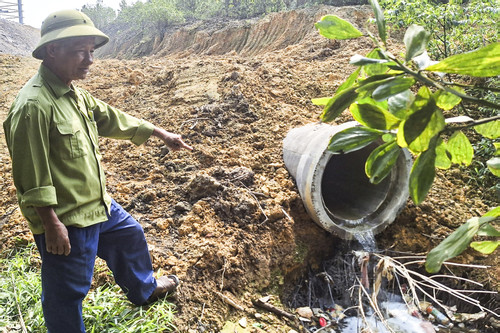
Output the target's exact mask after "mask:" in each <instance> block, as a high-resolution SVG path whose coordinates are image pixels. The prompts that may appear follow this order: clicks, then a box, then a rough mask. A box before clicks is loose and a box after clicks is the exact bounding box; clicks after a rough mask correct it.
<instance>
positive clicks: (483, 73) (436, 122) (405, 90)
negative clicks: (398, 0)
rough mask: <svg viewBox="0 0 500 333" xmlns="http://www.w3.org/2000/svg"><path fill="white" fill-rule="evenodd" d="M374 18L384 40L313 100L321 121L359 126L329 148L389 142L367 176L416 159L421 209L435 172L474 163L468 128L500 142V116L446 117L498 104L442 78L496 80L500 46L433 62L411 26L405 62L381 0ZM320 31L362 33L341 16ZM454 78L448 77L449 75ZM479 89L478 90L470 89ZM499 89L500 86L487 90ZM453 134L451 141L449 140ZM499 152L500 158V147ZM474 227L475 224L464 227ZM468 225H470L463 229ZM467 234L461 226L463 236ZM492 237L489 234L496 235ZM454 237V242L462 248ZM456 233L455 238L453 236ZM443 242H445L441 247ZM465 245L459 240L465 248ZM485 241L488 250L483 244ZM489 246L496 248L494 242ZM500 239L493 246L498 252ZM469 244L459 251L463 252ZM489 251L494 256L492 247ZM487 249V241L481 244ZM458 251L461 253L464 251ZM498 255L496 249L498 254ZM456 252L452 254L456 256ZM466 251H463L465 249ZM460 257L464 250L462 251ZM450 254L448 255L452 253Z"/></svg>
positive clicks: (326, 20)
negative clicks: (464, 106) (404, 155)
mask: <svg viewBox="0 0 500 333" xmlns="http://www.w3.org/2000/svg"><path fill="white" fill-rule="evenodd" d="M369 2H370V4H371V6H372V8H373V11H374V13H375V21H376V26H377V30H378V38H379V39H377V38H376V37H375V36H373V35H371V34H368V36H369V37H370V38H371V39H372V40H373V42H374V45H375V47H374V49H373V50H372V51H371V52H369V53H368V54H367V55H366V56H362V55H358V54H356V55H354V56H353V57H352V58H351V60H350V64H352V65H355V66H358V68H357V69H356V71H354V72H353V73H352V74H351V75H350V76H349V78H348V79H347V80H346V81H345V82H344V83H343V84H342V85H340V87H339V88H338V89H337V91H336V92H335V94H334V95H333V97H331V98H320V99H315V100H313V103H315V104H317V105H323V106H324V108H323V112H322V114H321V121H323V122H329V121H333V120H334V119H335V118H337V117H338V116H339V115H340V114H341V113H342V112H343V111H344V110H346V109H349V111H350V113H351V115H352V116H353V118H354V119H355V120H356V121H358V122H359V124H360V126H359V127H355V128H349V129H346V130H344V131H341V132H338V133H337V134H335V135H334V136H333V137H332V138H331V140H330V143H329V146H328V149H329V150H330V151H332V152H334V153H349V152H352V151H355V150H358V149H361V148H364V147H366V146H368V145H369V144H371V143H373V142H383V143H382V144H380V145H379V146H378V147H377V148H375V149H374V150H373V151H372V153H371V154H370V155H369V156H368V158H367V160H366V164H365V171H366V174H367V176H368V177H369V179H370V182H371V183H373V184H378V183H380V182H381V181H382V180H384V179H385V178H386V177H387V176H388V175H389V174H390V173H391V171H392V168H393V166H394V165H395V162H396V160H397V159H398V157H399V155H400V153H401V150H402V149H408V150H409V151H410V152H411V153H412V154H413V155H414V156H415V162H414V164H413V167H412V169H411V172H410V182H409V187H410V188H409V192H410V196H411V198H412V200H413V201H414V202H415V204H417V205H419V204H420V203H421V202H422V201H423V200H424V199H425V197H426V196H427V194H428V192H429V190H430V188H431V186H432V184H433V182H434V178H435V173H436V170H435V169H436V168H440V169H449V168H450V167H451V166H452V165H453V164H459V165H465V166H468V165H470V164H471V162H472V159H473V156H474V149H473V147H472V145H471V143H470V141H469V139H468V137H467V136H466V135H465V134H464V132H463V130H464V129H467V128H473V129H474V130H475V131H476V132H477V133H478V134H480V135H481V136H483V137H485V138H487V139H491V140H495V139H498V138H499V137H500V116H493V117H489V118H483V119H472V118H470V117H465V118H464V119H465V121H463V122H465V125H459V126H457V125H456V124H455V123H456V120H453V121H452V120H451V119H445V117H444V111H449V110H452V109H454V108H455V107H456V106H457V105H459V104H461V103H462V102H463V101H467V102H470V103H474V104H475V105H479V106H486V107H489V108H492V109H495V110H500V105H498V104H496V103H494V102H490V101H488V100H486V99H483V98H478V97H474V96H471V95H469V94H467V93H466V92H465V90H464V89H463V88H465V87H464V85H462V84H461V83H460V82H450V81H444V79H443V78H444V77H445V76H450V74H455V75H454V77H457V78H461V77H496V76H498V75H500V43H492V44H490V45H487V46H485V47H482V48H480V49H478V50H475V51H472V52H468V53H462V54H455V55H452V56H450V57H448V58H445V59H443V60H442V61H440V62H437V61H432V60H431V59H430V57H429V55H428V54H427V51H426V48H427V44H428V42H429V39H430V34H429V33H428V32H427V31H426V30H425V29H424V28H423V27H421V26H418V25H415V24H413V25H411V26H410V27H409V28H408V29H407V30H406V33H405V35H404V44H405V49H406V53H405V54H404V59H400V58H398V57H396V56H394V55H392V54H390V52H388V51H387V50H386V47H387V33H386V26H385V19H384V14H383V12H382V10H381V8H380V6H379V4H378V1H377V0H370V1H369ZM315 26H316V28H317V29H318V30H319V33H320V34H321V35H323V36H325V37H327V38H330V39H350V38H358V37H361V36H363V34H362V33H361V32H360V31H359V30H358V29H356V28H355V27H354V26H352V25H351V24H350V23H349V22H347V21H345V20H342V19H340V18H338V17H337V16H332V15H327V16H324V17H323V18H322V19H321V20H320V21H319V22H317V23H316V25H315ZM447 79H449V78H447ZM472 87H473V88H476V87H475V86H472ZM481 88H483V89H486V90H487V91H490V92H494V91H498V88H497V87H493V88H492V89H490V88H485V87H481ZM449 134H451V135H450V136H449V137H448V135H449ZM496 147H497V153H496V155H497V156H498V155H500V153H499V151H498V145H496ZM487 165H488V168H489V170H490V171H491V172H492V173H493V174H494V175H496V176H500V158H499V157H494V158H492V159H491V160H489V161H488V162H487ZM492 212H493V213H492V214H493V215H494V216H493V218H491V216H490V217H488V218H485V219H483V220H480V223H479V224H477V228H476V227H474V228H472V229H470V228H469V229H467V230H468V232H469V233H468V234H467V235H471V236H470V238H468V237H464V236H463V235H462V237H461V239H462V240H463V239H467V244H468V243H469V242H470V240H471V239H472V237H473V236H474V235H475V234H476V233H478V230H480V229H481V228H483V225H490V226H491V222H492V221H493V220H495V219H496V218H498V216H499V215H500V213H499V210H493V211H492ZM464 225H466V226H470V225H472V222H469V221H468V222H467V223H466V224H464ZM464 228H465V227H464ZM460 230H461V229H460V228H459V229H457V231H456V232H458V233H459V234H460V233H461V232H462V231H460ZM490 234H491V233H490ZM454 235H455V233H453V234H452V235H451V236H453V237H452V241H449V242H447V241H444V242H443V243H444V244H445V245H446V244H454V246H455V245H456V243H457V239H455V238H454V237H456V236H454ZM451 236H450V237H451ZM443 243H441V244H443ZM460 244H461V243H460ZM484 244H485V243H483V244H482V245H484ZM488 244H490V243H488ZM499 244H500V242H498V241H497V242H493V243H491V244H490V245H491V246H493V247H494V248H496V246H498V245H499ZM462 245H463V244H461V245H460V246H458V247H456V248H455V250H456V249H458V250H461V251H463V246H462ZM491 246H490V247H488V251H489V250H491ZM475 248H476V249H478V250H482V249H483V248H482V247H481V244H480V245H478V246H476V247H475ZM458 250H457V251H458ZM493 250H494V249H493ZM457 251H451V253H453V254H454V255H453V256H456V255H457V254H456V253H457ZM461 251H460V252H461ZM460 252H458V253H460ZM431 253H433V254H435V256H437V257H438V258H439V260H437V259H435V256H431V255H430V257H428V262H429V261H430V262H432V264H429V265H428V266H427V267H428V270H430V271H436V269H439V267H440V265H438V264H437V262H439V261H441V262H443V261H444V259H443V260H441V259H442V256H443V253H441V252H439V251H438V253H436V252H431ZM446 253H448V254H449V253H450V251H447V252H446Z"/></svg>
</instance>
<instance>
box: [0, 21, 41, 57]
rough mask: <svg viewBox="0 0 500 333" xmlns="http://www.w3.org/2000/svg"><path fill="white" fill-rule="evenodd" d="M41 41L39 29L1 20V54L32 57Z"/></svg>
mask: <svg viewBox="0 0 500 333" xmlns="http://www.w3.org/2000/svg"><path fill="white" fill-rule="evenodd" d="M39 40H40V30H39V29H35V28H33V27H31V26H29V25H22V24H19V23H17V22H12V21H9V20H4V19H0V53H5V54H12V55H19V56H30V55H31V52H32V51H33V50H34V48H35V46H36V45H37V43H38V41H39Z"/></svg>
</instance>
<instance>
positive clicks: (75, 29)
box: [33, 10, 109, 60]
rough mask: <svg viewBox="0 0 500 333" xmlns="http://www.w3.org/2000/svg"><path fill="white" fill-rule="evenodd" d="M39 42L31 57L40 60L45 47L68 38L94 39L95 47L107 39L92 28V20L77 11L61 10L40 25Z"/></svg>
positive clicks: (104, 42)
mask: <svg viewBox="0 0 500 333" xmlns="http://www.w3.org/2000/svg"><path fill="white" fill-rule="evenodd" d="M41 36H42V38H41V39H40V42H39V43H38V45H37V47H36V48H35V50H34V51H33V57H35V58H37V59H40V60H42V59H43V57H44V53H45V47H44V46H45V45H47V44H48V43H51V42H54V41H56V40H60V39H64V38H70V37H95V47H96V48H98V47H101V46H103V45H104V44H106V43H107V42H108V41H109V37H108V36H106V35H105V34H104V33H103V32H102V31H100V30H99V29H97V28H96V27H95V26H94V23H93V22H92V20H91V19H90V18H89V17H88V16H87V15H85V14H84V13H82V12H79V11H77V10H61V11H58V12H54V13H52V14H50V15H49V16H47V18H46V19H45V20H44V21H43V23H42V29H41Z"/></svg>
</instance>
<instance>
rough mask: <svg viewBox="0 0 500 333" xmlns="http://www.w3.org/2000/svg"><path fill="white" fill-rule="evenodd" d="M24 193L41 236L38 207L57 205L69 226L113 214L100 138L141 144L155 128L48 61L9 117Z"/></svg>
mask: <svg viewBox="0 0 500 333" xmlns="http://www.w3.org/2000/svg"><path fill="white" fill-rule="evenodd" d="M3 127H4V131H5V137H6V141H7V146H8V148H9V153H10V156H11V159H12V175H13V178H14V185H15V186H16V190H17V199H18V201H19V206H20V207H21V211H22V213H23V215H24V216H25V217H26V219H27V220H28V222H29V226H30V229H31V231H32V232H33V233H34V234H41V233H43V232H44V230H43V226H42V222H41V220H40V218H39V216H38V215H37V213H36V211H35V209H34V207H46V206H52V207H53V208H54V211H55V213H56V214H57V216H58V217H59V219H60V220H61V222H62V223H64V224H65V225H66V226H77V227H86V226H89V225H92V224H95V223H99V222H103V221H106V220H107V216H106V211H109V206H110V204H111V198H110V196H109V195H108V194H107V192H106V185H105V176H104V171H103V169H102V166H101V163H100V161H101V154H100V153H99V141H98V137H99V136H105V137H110V138H117V139H126V140H131V141H132V142H133V143H134V144H136V145H140V144H142V143H143V142H145V141H146V140H147V139H148V138H149V137H150V136H151V134H152V133H153V130H154V126H153V125H152V124H151V123H149V122H146V121H144V120H140V119H137V118H135V117H132V116H130V115H127V114H126V113H123V112H122V111H120V110H118V109H116V108H113V107H111V106H109V105H107V104H106V103H104V102H102V101H100V100H98V99H95V98H93V97H92V96H91V95H90V94H89V93H88V92H87V91H85V90H83V89H80V88H78V87H75V86H73V85H72V86H71V87H68V86H67V85H65V84H64V83H63V82H62V81H61V80H60V79H59V78H58V77H57V76H56V75H55V74H53V73H52V72H51V71H50V70H49V69H48V68H47V67H45V66H44V65H41V66H40V69H39V71H38V73H37V74H36V75H35V76H33V77H32V78H31V79H30V80H29V81H28V83H27V84H26V85H25V86H24V87H23V88H22V89H21V91H20V92H19V94H18V95H17V97H16V99H15V101H14V103H13V104H12V107H11V108H10V111H9V114H8V117H7V119H6V120H5V122H4V123H3Z"/></svg>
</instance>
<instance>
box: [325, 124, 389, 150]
mask: <svg viewBox="0 0 500 333" xmlns="http://www.w3.org/2000/svg"><path fill="white" fill-rule="evenodd" d="M383 134H384V132H382V131H377V130H374V129H371V128H367V127H362V126H355V127H350V128H348V129H345V130H343V131H341V132H338V133H336V134H335V135H334V136H333V137H332V138H331V139H330V143H329V144H328V150H329V151H332V152H344V153H349V152H352V151H355V150H359V149H362V148H364V147H366V146H368V145H369V144H370V143H372V142H373V141H375V140H377V139H378V138H380V137H381V136H382V135H383Z"/></svg>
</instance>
